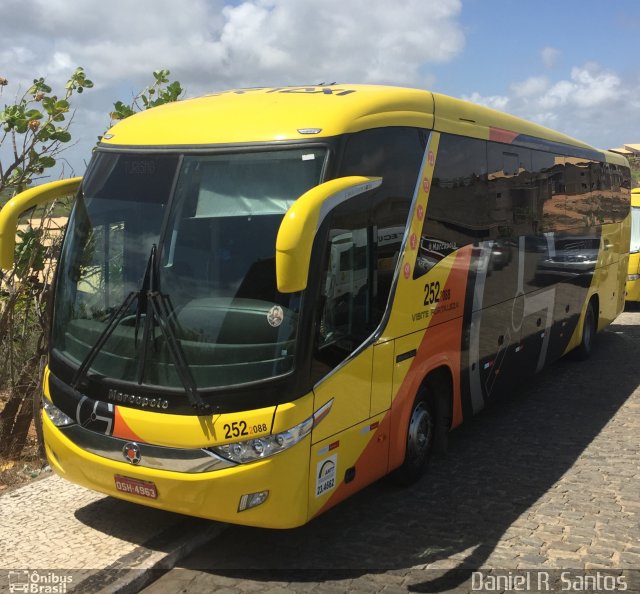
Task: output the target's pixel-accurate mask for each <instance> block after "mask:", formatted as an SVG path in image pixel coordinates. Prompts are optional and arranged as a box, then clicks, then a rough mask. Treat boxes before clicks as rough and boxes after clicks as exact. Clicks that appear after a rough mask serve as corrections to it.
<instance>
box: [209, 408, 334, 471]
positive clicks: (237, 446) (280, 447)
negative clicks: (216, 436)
mask: <svg viewBox="0 0 640 594" xmlns="http://www.w3.org/2000/svg"><path fill="white" fill-rule="evenodd" d="M332 404H333V400H330V401H329V402H327V403H326V404H325V405H323V406H321V407H320V408H319V409H318V410H317V411H316V412H315V413H313V415H311V416H310V417H309V418H308V419H306V420H304V421H303V422H302V423H300V424H299V425H296V426H295V427H292V428H291V429H287V430H286V431H283V432H282V433H276V434H275V435H266V436H264V437H255V438H253V439H248V440H246V441H235V442H233V443H225V444H224V445H220V446H212V447H210V448H209V450H210V451H212V452H214V453H215V454H217V455H218V456H221V457H222V458H226V459H227V460H231V461H232V462H237V463H238V464H247V463H248V462H255V461H257V460H262V459H264V458H268V457H269V456H273V455H274V454H279V453H280V452H284V450H288V449H289V448H290V447H292V446H294V445H296V444H297V443H298V442H299V441H301V440H303V439H304V438H305V437H306V436H307V435H309V433H311V430H312V429H313V428H314V427H315V426H316V425H317V424H318V423H319V422H320V421H322V419H324V418H325V417H326V416H327V414H328V413H329V410H330V409H331V405H332Z"/></svg>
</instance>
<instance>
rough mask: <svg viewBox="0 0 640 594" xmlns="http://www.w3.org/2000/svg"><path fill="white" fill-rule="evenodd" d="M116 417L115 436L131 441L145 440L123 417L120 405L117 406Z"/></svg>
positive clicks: (114, 423)
mask: <svg viewBox="0 0 640 594" xmlns="http://www.w3.org/2000/svg"><path fill="white" fill-rule="evenodd" d="M115 409H116V410H115V418H114V422H113V436H114V437H119V438H120V439H128V440H131V441H144V440H142V439H140V437H139V436H138V435H137V434H136V433H134V432H133V431H132V429H131V427H129V425H127V423H126V421H125V420H124V418H123V417H122V413H121V412H120V407H119V406H116V407H115Z"/></svg>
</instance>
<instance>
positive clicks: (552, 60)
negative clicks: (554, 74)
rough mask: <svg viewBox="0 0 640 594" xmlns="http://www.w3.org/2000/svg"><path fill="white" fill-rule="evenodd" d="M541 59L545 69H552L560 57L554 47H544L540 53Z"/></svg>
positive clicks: (558, 51)
mask: <svg viewBox="0 0 640 594" xmlns="http://www.w3.org/2000/svg"><path fill="white" fill-rule="evenodd" d="M540 55H541V57H542V63H543V64H544V65H545V67H547V68H553V67H554V66H555V65H556V63H557V62H558V58H559V57H560V50H557V49H556V48H554V47H545V48H543V49H542V52H540Z"/></svg>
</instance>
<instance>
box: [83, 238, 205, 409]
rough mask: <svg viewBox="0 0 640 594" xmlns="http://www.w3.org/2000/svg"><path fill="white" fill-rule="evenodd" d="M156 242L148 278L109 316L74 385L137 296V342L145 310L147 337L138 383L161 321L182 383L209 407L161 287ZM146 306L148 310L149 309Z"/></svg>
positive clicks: (193, 400)
mask: <svg viewBox="0 0 640 594" xmlns="http://www.w3.org/2000/svg"><path fill="white" fill-rule="evenodd" d="M155 268H156V246H155V244H154V245H153V246H152V247H151V254H150V255H149V262H148V263H147V270H146V272H145V275H144V280H143V282H142V286H141V287H140V290H139V291H133V292H131V293H129V295H127V297H126V298H125V300H124V301H123V302H122V303H121V305H120V307H118V309H114V311H113V312H112V313H111V315H110V316H109V319H108V320H107V324H106V326H105V328H104V330H103V331H102V332H101V333H100V335H99V336H98V340H97V341H96V342H95V343H94V345H93V346H92V347H91V348H90V349H89V352H88V353H87V355H86V356H85V358H84V359H83V360H82V363H80V366H79V367H78V369H77V371H76V373H75V375H74V376H73V379H72V380H71V387H72V388H73V389H75V390H77V389H78V387H79V386H80V384H81V383H82V381H83V380H84V379H85V377H86V375H87V372H88V371H89V369H90V368H91V365H92V364H93V362H94V361H95V359H96V357H97V356H98V354H99V353H100V351H101V350H102V348H103V347H104V345H105V344H106V342H107V341H108V340H109V338H110V337H111V335H112V334H113V332H114V330H115V329H116V328H117V327H118V324H119V323H120V322H121V321H122V318H124V316H125V315H126V313H127V312H128V311H129V308H130V307H131V305H132V304H133V302H134V301H135V300H136V299H137V300H138V305H137V308H136V320H135V330H134V344H137V342H138V327H139V323H140V319H141V317H142V313H143V311H144V312H145V313H146V315H145V320H144V329H143V338H142V344H141V348H140V354H139V359H138V383H142V380H143V378H144V370H145V365H146V359H147V350H148V345H149V338H150V335H151V333H152V331H153V325H154V324H155V320H157V321H158V326H159V327H160V331H161V332H162V335H163V337H164V339H165V341H166V343H167V348H168V350H169V355H170V356H171V359H172V360H173V363H174V365H175V367H176V372H177V374H178V378H179V379H180V382H181V383H182V385H183V387H184V390H185V392H186V394H187V398H188V400H189V403H190V404H191V406H192V407H193V408H195V409H196V410H201V411H206V410H208V409H210V408H211V407H210V405H209V404H207V403H206V402H204V400H202V397H201V396H200V394H199V392H198V388H197V385H196V382H195V380H194V378H193V375H192V374H191V370H190V369H189V364H188V363H187V360H186V358H185V356H184V352H183V350H182V347H181V345H180V341H179V340H178V338H177V337H176V333H175V330H174V326H173V324H172V322H171V321H170V317H171V314H172V311H173V307H171V302H170V301H169V299H168V297H166V296H164V295H162V293H160V291H159V290H158V287H157V281H156V274H155ZM145 310H146V311H145Z"/></svg>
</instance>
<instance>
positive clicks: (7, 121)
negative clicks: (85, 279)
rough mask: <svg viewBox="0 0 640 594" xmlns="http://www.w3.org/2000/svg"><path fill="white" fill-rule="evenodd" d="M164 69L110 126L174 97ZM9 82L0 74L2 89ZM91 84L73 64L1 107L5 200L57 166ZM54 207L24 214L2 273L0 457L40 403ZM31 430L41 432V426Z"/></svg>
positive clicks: (9, 452)
mask: <svg viewBox="0 0 640 594" xmlns="http://www.w3.org/2000/svg"><path fill="white" fill-rule="evenodd" d="M169 74H170V72H169V71H168V70H159V71H157V72H154V73H153V77H154V82H153V84H151V85H150V86H148V87H146V88H145V89H143V90H142V91H140V92H139V93H137V94H136V95H134V97H133V100H132V102H131V103H130V104H129V105H125V104H124V103H123V102H122V101H117V102H116V103H114V110H113V111H112V112H111V113H110V114H109V117H110V119H111V123H112V124H113V123H114V122H115V121H117V120H121V119H124V118H126V117H129V116H130V115H133V114H134V113H136V112H137V111H142V110H145V109H149V108H151V107H155V106H157V105H162V104H164V103H169V102H171V101H177V100H178V99H180V97H181V96H182V94H183V90H182V86H181V85H180V83H179V82H177V81H174V82H171V81H170V80H169ZM7 85H8V81H7V80H6V79H5V78H3V77H0V94H1V93H2V92H3V89H4V88H5V87H6V86H7ZM92 86H93V82H92V81H91V80H89V79H88V78H87V77H86V75H85V72H84V70H83V69H82V68H77V69H76V70H75V71H74V72H73V74H72V75H71V77H70V78H69V80H68V81H67V83H66V85H65V89H64V92H63V93H58V94H54V93H53V91H52V89H51V87H50V86H49V85H48V84H47V82H46V81H45V79H44V78H38V79H35V80H34V81H33V85H32V86H31V87H29V89H28V90H27V91H26V93H24V95H22V96H21V97H19V98H18V99H16V101H15V102H14V103H12V104H11V105H5V106H4V109H3V111H2V112H0V149H2V151H0V157H2V156H3V155H4V158H2V159H0V196H4V197H7V198H8V197H10V196H11V195H12V194H14V193H16V192H20V191H22V190H24V189H26V188H27V187H28V186H29V185H31V184H32V183H34V182H36V181H38V179H40V178H41V177H42V176H43V174H44V173H45V171H47V170H50V169H51V168H52V167H54V166H55V165H56V162H57V161H58V159H59V156H60V154H61V153H63V151H64V150H65V149H66V148H68V147H69V146H70V145H69V142H70V141H71V138H72V137H71V132H70V126H71V123H72V119H73V111H72V108H71V104H72V100H73V99H74V97H73V96H74V94H75V93H82V92H83V91H84V89H90V88H91V87H92ZM1 203H2V202H0V204H1ZM54 212H56V205H55V204H53V205H48V206H47V207H44V208H42V209H40V210H39V212H32V213H30V214H29V217H28V222H27V224H26V225H23V226H21V228H20V229H19V230H18V232H17V241H16V253H15V261H16V264H15V266H14V269H13V270H12V271H8V272H7V271H5V272H2V271H0V359H2V360H3V361H4V362H5V363H4V365H3V366H0V396H2V394H3V393H4V394H5V398H4V400H5V401H6V402H5V406H4V408H2V409H1V410H0V459H3V458H4V459H16V458H18V457H20V455H21V454H22V451H23V448H24V445H25V443H26V441H27V435H28V431H29V428H30V426H31V424H32V422H33V419H34V412H35V411H37V410H38V409H39V406H40V394H41V385H40V378H41V375H42V369H43V365H44V361H45V355H46V352H47V341H48V329H49V299H50V289H51V280H52V276H53V269H54V266H55V263H56V261H57V257H58V253H59V247H60V242H61V238H62V232H63V230H64V223H63V222H62V223H61V222H60V221H57V220H56V219H55V218H54V217H53V214H54ZM1 403H2V399H0V404H1ZM35 418H36V419H39V416H38V415H35ZM36 429H37V430H38V431H40V426H39V423H36ZM40 443H41V440H40ZM41 453H42V452H41Z"/></svg>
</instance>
